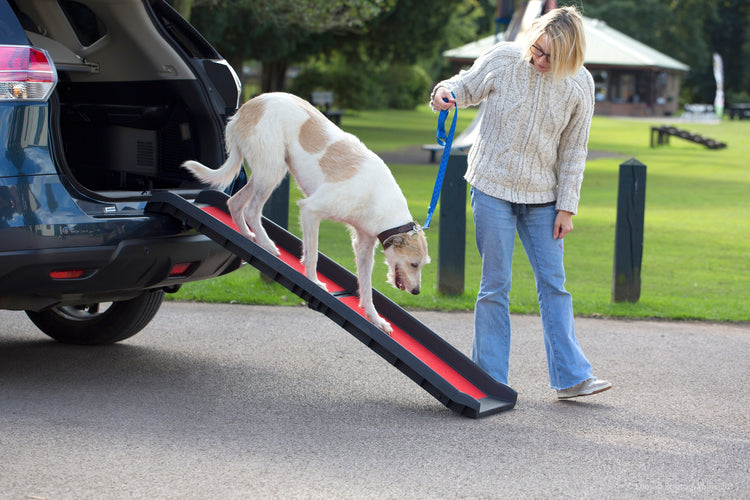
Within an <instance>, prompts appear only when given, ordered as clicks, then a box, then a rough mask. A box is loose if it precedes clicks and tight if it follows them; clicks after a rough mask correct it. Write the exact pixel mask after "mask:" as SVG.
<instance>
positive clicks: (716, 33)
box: [558, 0, 750, 102]
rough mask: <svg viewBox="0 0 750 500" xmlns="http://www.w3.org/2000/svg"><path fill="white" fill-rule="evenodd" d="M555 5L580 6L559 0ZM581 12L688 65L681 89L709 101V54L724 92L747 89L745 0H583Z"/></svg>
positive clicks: (749, 9)
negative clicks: (717, 60)
mask: <svg viewBox="0 0 750 500" xmlns="http://www.w3.org/2000/svg"><path fill="white" fill-rule="evenodd" d="M558 4H559V5H581V3H580V1H579V0H561V1H559V2H558ZM583 5H584V9H583V14H584V15H585V16H587V17H591V18H598V19H602V20H604V21H606V22H607V24H609V25H610V26H612V27H613V28H615V29H617V30H618V31H622V32H623V33H625V34H627V35H629V36H631V37H633V38H635V39H636V40H638V41H640V42H643V43H645V44H646V45H649V46H651V47H653V48H655V49H656V50H658V51H660V52H663V53H665V54H668V55H670V56H672V57H673V58H675V59H677V60H678V61H680V62H683V63H685V64H687V65H688V66H690V68H691V71H690V73H689V74H688V76H687V78H686V79H685V81H684V83H683V94H685V95H686V98H687V99H688V100H691V101H698V102H712V101H713V95H714V92H715V91H716V84H715V82H714V76H713V69H712V54H713V53H714V52H718V53H719V54H720V55H721V56H722V58H723V59H724V60H725V61H730V63H729V64H727V63H725V64H724V71H725V84H724V87H725V88H726V89H727V90H728V95H731V94H732V91H734V93H737V92H742V91H744V90H746V89H750V62H748V61H750V39H748V35H747V26H748V25H749V24H750V4H749V3H748V2H747V0H717V1H711V2H706V1H705V0H586V2H584V3H583Z"/></svg>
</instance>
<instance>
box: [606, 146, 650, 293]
mask: <svg viewBox="0 0 750 500" xmlns="http://www.w3.org/2000/svg"><path fill="white" fill-rule="evenodd" d="M645 207H646V165H644V164H643V163H641V162H639V161H638V160H636V159H635V158H631V159H630V160H628V161H626V162H625V163H622V164H620V179H619V187H618V191H617V223H616V226H615V259H614V271H613V276H612V301H613V302H638V299H639V298H640V296H641V260H642V258H643V219H644V215H645Z"/></svg>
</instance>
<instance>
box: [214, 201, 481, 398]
mask: <svg viewBox="0 0 750 500" xmlns="http://www.w3.org/2000/svg"><path fill="white" fill-rule="evenodd" d="M201 209H202V210H203V211H204V212H206V213H207V214H209V215H211V216H212V217H214V218H215V219H217V220H218V221H220V222H221V223H223V224H224V225H226V226H228V227H230V228H232V229H234V230H235V231H239V229H238V227H237V226H236V225H235V224H234V222H233V221H232V219H231V217H230V216H229V214H227V213H226V212H224V211H223V210H221V209H219V208H216V207H213V206H206V207H201ZM277 248H278V250H279V252H280V253H281V257H280V258H281V260H282V261H283V262H284V263H285V264H286V265H288V266H289V267H291V268H292V269H294V270H296V271H297V272H299V273H300V274H302V275H304V274H305V269H304V265H303V264H302V263H301V262H300V260H299V259H298V258H297V257H296V256H294V255H292V254H291V253H290V252H288V251H287V250H286V249H284V248H280V247H277ZM318 280H319V281H321V282H323V283H324V284H325V285H326V288H327V289H328V292H330V293H332V294H333V295H334V296H336V297H337V298H338V299H339V300H340V301H341V302H342V303H344V304H345V305H346V306H347V307H349V308H350V309H352V310H354V311H356V312H357V313H358V314H359V315H361V316H362V317H365V313H364V310H363V309H362V308H361V307H359V298H358V297H356V296H353V295H350V294H340V293H339V292H344V291H345V290H344V288H343V287H342V286H341V285H339V284H338V283H336V282H335V281H333V280H332V279H331V278H329V277H328V276H325V275H323V274H322V273H320V272H319V273H318ZM384 317H385V319H386V320H389V322H391V321H390V319H389V318H388V317H387V316H384ZM391 326H392V327H393V332H392V333H391V338H393V340H395V341H396V342H398V343H399V344H400V345H401V346H402V347H403V348H404V349H406V350H407V351H409V352H410V353H411V354H412V355H414V356H415V357H416V358H418V359H419V360H420V361H422V362H423V363H424V364H426V365H427V366H429V367H430V368H431V369H432V370H433V371H435V372H436V373H437V374H439V375H440V376H441V377H443V379H445V380H446V381H447V382H448V383H449V384H451V385H452V386H453V387H455V388H456V389H457V390H459V391H461V392H463V393H465V394H467V395H469V396H471V397H472V398H474V399H477V400H480V399H482V398H485V397H487V395H486V394H485V393H484V392H482V391H481V390H480V389H479V388H477V387H476V386H475V385H474V384H473V383H471V382H470V381H468V380H467V379H466V378H465V377H464V376H462V375H461V374H460V373H458V372H457V371H456V370H455V369H453V368H452V367H451V366H450V365H448V364H447V363H446V362H445V361H443V360H442V359H440V358H439V357H438V356H437V355H436V354H434V353H433V352H432V351H430V350H429V349H427V348H426V347H425V346H424V345H422V344H421V343H420V342H418V341H417V340H416V339H414V338H413V337H412V336H410V335H409V334H408V333H406V332H405V331H404V330H402V329H401V328H400V327H399V326H398V325H395V324H393V323H391Z"/></svg>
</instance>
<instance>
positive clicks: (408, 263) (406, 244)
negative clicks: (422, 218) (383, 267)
mask: <svg viewBox="0 0 750 500" xmlns="http://www.w3.org/2000/svg"><path fill="white" fill-rule="evenodd" d="M383 248H384V249H385V261H386V264H388V283H390V284H391V285H393V286H395V287H396V288H398V289H400V290H406V291H408V292H409V293H411V294H414V295H417V294H418V293H419V287H420V284H421V282H422V267H424V265H425V264H429V263H430V256H429V255H428V254H427V239H426V238H425V237H424V231H422V229H421V228H420V227H419V226H415V227H414V229H412V230H411V231H407V232H405V233H398V234H395V235H393V236H390V237H389V238H388V239H387V240H386V241H384V242H383Z"/></svg>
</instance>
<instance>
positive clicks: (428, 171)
mask: <svg viewBox="0 0 750 500" xmlns="http://www.w3.org/2000/svg"><path fill="white" fill-rule="evenodd" d="M473 116H474V112H473V111H471V110H461V111H459V126H458V131H459V132H460V130H461V129H462V128H464V127H466V126H467V125H468V123H469V122H470V121H471V119H472V118H473ZM436 122H437V118H436V115H435V114H433V113H432V112H431V111H429V110H428V109H427V108H426V107H424V108H420V109H419V110H417V111H393V110H383V111H363V112H351V113H349V114H347V115H346V116H345V117H344V119H343V127H344V128H345V129H346V130H347V131H349V132H352V133H354V134H355V135H357V136H358V137H360V139H362V140H363V142H365V144H367V145H368V147H370V149H372V150H374V151H376V152H381V151H394V150H399V149H402V148H405V147H409V146H415V145H420V144H424V143H430V142H433V141H434V140H435V124H436ZM653 124H657V125H660V124H662V121H660V120H658V119H655V120H653V121H646V120H634V119H625V118H622V119H618V118H606V117H595V118H594V121H593V124H592V130H591V139H590V142H589V149H590V150H592V151H606V152H610V153H615V154H617V155H619V156H616V157H602V158H598V159H593V160H590V161H589V162H588V163H587V165H586V173H585V178H584V182H583V187H582V192H581V203H580V206H579V213H578V215H577V216H576V217H575V218H574V224H575V229H574V231H573V232H572V233H571V234H570V235H568V236H567V237H566V238H565V245H566V256H565V259H566V269H567V273H568V282H567V288H568V289H569V290H570V292H571V293H572V294H573V300H574V307H575V311H576V314H578V315H586V316H605V317H627V318H665V319H667V318H669V319H677V318H679V319H700V320H711V321H750V264H749V263H748V257H749V256H750V237H749V236H748V234H750V197H749V196H748V191H750V140H748V137H750V121H729V120H724V121H723V122H722V123H720V124H717V125H711V124H697V123H675V124H674V125H675V126H677V127H681V128H686V129H688V130H690V131H692V132H698V133H702V134H704V135H707V136H709V137H711V138H714V139H718V140H721V141H723V142H726V143H727V144H728V147H727V148H726V149H722V150H709V149H707V148H706V147H704V146H700V145H696V144H693V143H690V142H688V141H685V140H683V139H679V138H674V137H673V138H672V139H671V143H670V144H669V145H665V146H659V147H656V148H650V147H649V136H650V127H651V125H653ZM424 154H425V156H426V155H427V154H428V153H427V152H425V153H424ZM630 158H635V159H637V160H638V161H640V162H642V163H644V164H645V165H646V166H647V182H646V216H645V237H644V239H645V243H644V249H643V264H642V269H641V281H642V289H641V298H640V300H639V301H638V302H637V303H613V302H612V301H611V290H612V266H613V254H614V233H615V219H616V205H617V180H618V172H619V165H620V164H621V163H623V162H624V161H625V160H628V159H630ZM390 167H391V169H392V171H393V174H394V176H395V177H396V179H397V181H398V182H399V185H400V186H401V188H402V190H403V192H404V194H405V196H406V197H407V200H408V202H409V205H410V208H411V211H412V215H413V216H414V217H415V219H416V220H417V221H418V222H424V219H425V216H426V213H427V206H428V204H429V200H430V196H431V193H432V188H433V184H434V181H435V175H436V173H437V166H436V165H390ZM299 196H300V195H299V192H298V191H297V190H296V188H294V187H293V188H292V202H291V203H290V230H291V231H292V232H293V233H295V234H297V235H298V236H299V235H300V231H299V224H298V211H297V206H296V204H295V202H294V201H295V200H296V199H297V198H298V197H299ZM439 211H440V205H438V212H437V213H436V214H435V215H434V217H433V223H432V227H431V228H430V229H429V230H428V231H427V237H428V241H429V244H430V249H431V250H430V253H431V255H432V258H433V263H432V264H430V265H428V266H426V267H425V269H424V271H423V286H422V293H421V294H420V295H418V296H412V295H409V294H407V293H404V292H400V291H398V290H395V289H393V288H391V287H390V286H388V285H387V284H386V283H385V274H386V266H385V265H384V264H383V261H384V259H383V256H382V251H380V250H379V251H378V253H377V255H376V260H377V263H376V267H375V272H374V276H373V284H374V286H375V287H376V288H377V289H378V290H380V291H381V292H383V293H384V294H386V295H387V296H388V297H390V298H391V299H392V300H394V301H395V302H397V303H399V304H401V305H402V306H404V307H407V308H422V309H442V310H470V309H472V308H473V304H474V300H475V297H476V293H477V289H478V286H479V276H480V272H481V265H480V262H479V258H478V255H477V251H476V247H475V243H474V237H473V230H474V227H473V222H472V220H471V210H470V208H469V207H467V235H466V281H465V291H464V293H463V294H462V295H459V296H443V295H441V294H439V293H438V292H437V285H436V270H437V259H438V256H437V247H438V245H437V243H438V242H437V238H438V234H439ZM320 248H321V251H322V252H323V253H325V254H326V255H328V256H329V257H331V258H332V259H334V260H335V261H337V262H339V263H340V264H341V265H343V266H345V267H347V268H349V269H350V270H352V271H354V269H355V266H354V257H353V254H352V250H351V245H350V243H349V235H348V232H347V230H346V229H345V228H344V226H342V225H341V224H336V223H333V222H329V221H324V223H323V225H322V226H321V234H320ZM172 297H173V298H175V299H177V300H195V301H206V302H237V303H248V304H299V303H300V299H299V298H297V297H296V296H295V295H293V294H292V293H291V292H289V291H287V290H286V289H285V288H283V287H281V286H280V285H277V284H275V283H268V282H267V281H265V280H263V279H261V278H260V275H259V272H258V271H257V270H255V269H253V268H251V267H248V266H246V267H245V268H243V269H241V270H239V271H236V272H234V273H231V274H230V275H227V276H223V277H220V278H216V279H212V280H207V281H203V282H198V283H191V284H188V285H185V286H184V287H183V288H182V290H180V291H179V292H178V293H177V294H175V295H173V296H172ZM511 310H512V311H513V312H516V313H531V312H536V311H538V305H537V299H536V292H535V290H534V282H533V274H532V272H531V268H530V267H529V264H528V262H527V260H526V255H525V254H524V252H523V249H522V247H521V245H520V242H517V247H516V253H515V261H514V276H513V290H512V292H511Z"/></svg>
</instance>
